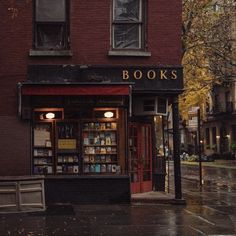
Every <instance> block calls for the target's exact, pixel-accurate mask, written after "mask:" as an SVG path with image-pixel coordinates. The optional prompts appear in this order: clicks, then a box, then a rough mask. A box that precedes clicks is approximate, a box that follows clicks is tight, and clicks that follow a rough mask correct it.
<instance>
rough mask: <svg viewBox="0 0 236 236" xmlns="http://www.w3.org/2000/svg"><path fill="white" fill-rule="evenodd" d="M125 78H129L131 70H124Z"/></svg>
mask: <svg viewBox="0 0 236 236" xmlns="http://www.w3.org/2000/svg"><path fill="white" fill-rule="evenodd" d="M123 79H129V71H128V70H123Z"/></svg>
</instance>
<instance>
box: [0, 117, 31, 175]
mask: <svg viewBox="0 0 236 236" xmlns="http://www.w3.org/2000/svg"><path fill="white" fill-rule="evenodd" d="M0 124H1V126H0V150H1V153H0V176H3V175H27V174H30V169H31V168H30V127H29V124H28V123H25V122H22V121H20V120H19V119H18V118H17V117H11V116H0Z"/></svg>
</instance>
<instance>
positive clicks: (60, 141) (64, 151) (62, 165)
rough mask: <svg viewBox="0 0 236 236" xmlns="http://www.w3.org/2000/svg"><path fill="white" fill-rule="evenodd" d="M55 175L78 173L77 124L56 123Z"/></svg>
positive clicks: (73, 122)
mask: <svg viewBox="0 0 236 236" xmlns="http://www.w3.org/2000/svg"><path fill="white" fill-rule="evenodd" d="M56 173H57V174H78V173H79V149H78V123H77V122H75V121H60V122H56Z"/></svg>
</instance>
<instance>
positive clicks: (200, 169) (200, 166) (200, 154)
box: [197, 108, 202, 187]
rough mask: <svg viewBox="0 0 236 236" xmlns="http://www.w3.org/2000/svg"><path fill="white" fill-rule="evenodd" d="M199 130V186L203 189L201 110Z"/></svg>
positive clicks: (198, 123)
mask: <svg viewBox="0 0 236 236" xmlns="http://www.w3.org/2000/svg"><path fill="white" fill-rule="evenodd" d="M197 121H198V122H197V126H198V127H197V129H198V156H199V184H200V187H202V150H201V149H202V148H201V116H200V108H199V109H198V110H197Z"/></svg>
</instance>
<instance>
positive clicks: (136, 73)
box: [134, 70, 143, 79]
mask: <svg viewBox="0 0 236 236" xmlns="http://www.w3.org/2000/svg"><path fill="white" fill-rule="evenodd" d="M142 76H143V73H142V71H141V70H136V71H134V78H135V79H141V78H142Z"/></svg>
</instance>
